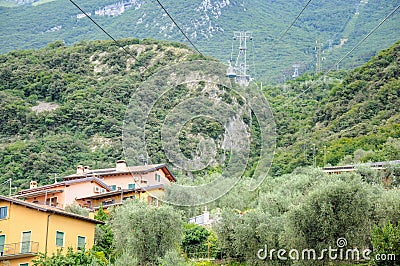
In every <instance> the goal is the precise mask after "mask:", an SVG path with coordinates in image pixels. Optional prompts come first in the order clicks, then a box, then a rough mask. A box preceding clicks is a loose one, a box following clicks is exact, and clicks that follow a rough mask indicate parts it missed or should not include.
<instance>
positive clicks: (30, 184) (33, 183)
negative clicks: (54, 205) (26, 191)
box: [29, 181, 37, 188]
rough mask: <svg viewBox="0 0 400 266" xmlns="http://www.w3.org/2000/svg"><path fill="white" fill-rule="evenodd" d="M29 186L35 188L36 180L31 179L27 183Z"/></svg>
mask: <svg viewBox="0 0 400 266" xmlns="http://www.w3.org/2000/svg"><path fill="white" fill-rule="evenodd" d="M29 188H37V182H36V181H31V182H30V183H29Z"/></svg>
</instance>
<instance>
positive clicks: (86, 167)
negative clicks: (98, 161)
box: [83, 165, 89, 173]
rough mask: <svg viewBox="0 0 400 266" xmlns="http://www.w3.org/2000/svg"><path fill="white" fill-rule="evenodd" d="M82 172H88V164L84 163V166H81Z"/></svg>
mask: <svg viewBox="0 0 400 266" xmlns="http://www.w3.org/2000/svg"><path fill="white" fill-rule="evenodd" d="M83 172H84V173H87V172H89V166H87V165H85V166H84V167H83Z"/></svg>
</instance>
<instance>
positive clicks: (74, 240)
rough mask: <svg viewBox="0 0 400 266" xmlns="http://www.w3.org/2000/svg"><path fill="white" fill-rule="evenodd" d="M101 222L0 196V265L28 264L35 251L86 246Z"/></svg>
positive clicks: (51, 252)
mask: <svg viewBox="0 0 400 266" xmlns="http://www.w3.org/2000/svg"><path fill="white" fill-rule="evenodd" d="M101 223H102V222H100V221H97V220H94V219H90V218H87V217H84V216H80V215H76V214H72V213H68V212H65V211H62V210H60V209H58V208H54V207H51V206H44V205H38V204H34V203H30V202H26V201H22V200H18V199H14V198H8V197H4V196H0V265H10V266H29V265H32V260H33V259H34V258H35V257H36V256H37V255H38V253H44V254H47V255H49V256H50V255H52V254H53V253H56V252H57V250H63V251H64V252H66V251H67V249H68V248H69V247H71V248H73V249H74V250H78V249H90V248H92V246H93V244H94V231H95V226H96V224H101Z"/></svg>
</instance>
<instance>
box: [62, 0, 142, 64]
mask: <svg viewBox="0 0 400 266" xmlns="http://www.w3.org/2000/svg"><path fill="white" fill-rule="evenodd" d="M69 1H70V2H71V3H72V4H73V5H74V6H75V7H76V8H78V9H79V10H80V11H81V12H82V13H83V14H84V15H85V16H86V17H87V18H88V19H90V20H91V21H92V22H93V23H94V24H95V25H96V26H97V27H98V28H99V29H101V30H102V31H103V32H104V33H105V34H106V35H107V36H108V37H109V38H110V39H111V40H113V41H114V42H115V44H116V45H117V46H118V47H120V48H121V49H122V50H124V52H125V53H126V54H127V55H129V56H131V57H132V58H134V59H137V58H136V56H134V55H133V54H131V53H130V52H129V51H128V50H127V49H126V48H125V47H124V46H123V45H122V44H121V43H120V42H119V41H117V40H116V39H115V38H114V37H113V36H111V34H109V33H108V32H107V31H106V30H105V29H104V28H103V27H102V26H100V25H99V24H98V23H97V22H96V21H95V20H94V19H93V18H92V17H91V16H89V15H88V14H87V13H86V12H85V11H84V10H83V9H82V8H81V7H80V6H79V5H78V4H77V3H75V2H74V1H73V0H69ZM143 67H144V68H145V69H146V70H148V69H147V67H146V66H145V65H143Z"/></svg>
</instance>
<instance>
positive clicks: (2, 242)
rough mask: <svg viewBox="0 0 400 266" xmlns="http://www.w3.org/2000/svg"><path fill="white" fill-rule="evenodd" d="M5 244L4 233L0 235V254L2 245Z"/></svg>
mask: <svg viewBox="0 0 400 266" xmlns="http://www.w3.org/2000/svg"><path fill="white" fill-rule="evenodd" d="M5 244H6V235H0V256H3V254H4V245H5Z"/></svg>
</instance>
